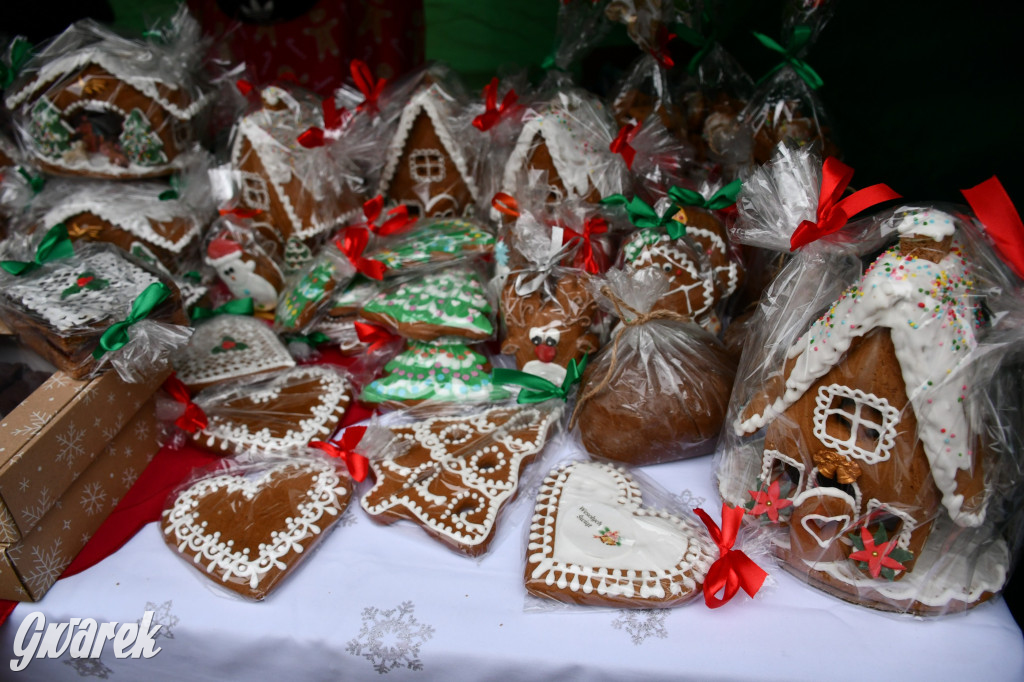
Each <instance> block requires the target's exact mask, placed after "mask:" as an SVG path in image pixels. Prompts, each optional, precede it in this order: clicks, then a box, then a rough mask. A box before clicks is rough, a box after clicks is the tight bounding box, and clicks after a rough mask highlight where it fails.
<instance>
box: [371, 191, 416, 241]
mask: <svg viewBox="0 0 1024 682" xmlns="http://www.w3.org/2000/svg"><path fill="white" fill-rule="evenodd" d="M383 211H384V197H382V196H381V195H379V194H378V195H377V196H375V197H374V198H372V199H369V200H368V201H366V203H364V204H363V216H364V217H365V218H366V226H367V227H368V228H369V229H370V231H371V232H373V233H374V234H377V235H380V236H381V237H390V236H391V235H394V234H400V233H402V232H404V231H405V230H406V229H408V228H409V227H411V226H412V225H413V224H414V223H415V222H416V217H415V216H411V215H409V207H408V206H406V205H405V204H402V205H401V206H395V207H394V208H392V209H390V210H389V211H388V212H387V215H388V216H389V217H388V219H387V220H385V221H384V222H383V223H381V224H380V225H378V224H377V221H378V220H380V215H381V213H382V212H383Z"/></svg>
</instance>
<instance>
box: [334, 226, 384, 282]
mask: <svg viewBox="0 0 1024 682" xmlns="http://www.w3.org/2000/svg"><path fill="white" fill-rule="evenodd" d="M369 242H370V231H369V230H367V229H366V228H365V227H346V228H345V231H344V232H343V233H342V235H341V237H339V238H337V239H335V240H334V245H335V246H337V247H338V250H339V251H341V252H342V253H343V254H345V255H346V256H347V257H348V260H349V262H350V263H352V267H354V268H355V269H356V272H361V273H363V274H364V275H366V276H367V277H369V278H371V279H376V280H381V279H384V271H385V270H386V268H385V267H384V264H383V263H381V262H380V261H379V260H374V259H372V258H364V257H363V251H365V250H366V245H367V244H368V243H369Z"/></svg>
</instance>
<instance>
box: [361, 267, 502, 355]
mask: <svg viewBox="0 0 1024 682" xmlns="http://www.w3.org/2000/svg"><path fill="white" fill-rule="evenodd" d="M491 310H492V308H491V304H490V303H489V302H488V300H487V296H486V295H484V288H483V284H482V283H481V282H480V277H479V276H478V275H477V274H476V272H474V271H473V270H471V269H469V268H460V269H450V270H444V271H439V272H431V273H428V274H426V275H424V276H422V277H420V278H418V279H415V280H412V281H409V282H406V283H404V284H401V285H399V286H398V287H397V288H395V289H392V290H390V291H385V292H382V293H380V294H378V295H377V296H375V297H374V298H373V299H371V300H370V301H369V302H368V303H367V304H366V305H365V306H363V309H362V310H361V311H360V313H359V314H360V315H361V316H362V317H363V318H365V319H366V320H369V321H370V322H373V323H375V324H381V325H384V326H386V327H390V328H392V329H394V330H395V331H397V332H398V333H399V334H400V335H402V336H404V337H406V338H409V339H416V340H418V341H433V340H435V339H438V338H440V337H443V336H461V337H465V338H468V339H474V340H477V341H482V340H484V339H487V338H489V337H491V336H492V335H493V334H494V325H493V324H492V323H491V320H490V318H489V317H488V316H489V315H490V313H491Z"/></svg>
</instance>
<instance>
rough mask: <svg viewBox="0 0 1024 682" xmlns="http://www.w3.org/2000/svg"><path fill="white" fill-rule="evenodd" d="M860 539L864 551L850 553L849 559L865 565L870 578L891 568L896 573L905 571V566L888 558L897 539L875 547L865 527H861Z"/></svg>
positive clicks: (873, 540) (873, 539)
mask: <svg viewBox="0 0 1024 682" xmlns="http://www.w3.org/2000/svg"><path fill="white" fill-rule="evenodd" d="M860 539H861V541H862V542H863V543H864V549H862V550H858V551H856V552H854V553H852V554H851V555H850V559H852V560H853V561H863V562H865V563H867V565H868V572H869V573H870V574H871V577H872V578H877V577H878V576H879V575H881V573H882V569H883V568H891V569H893V570H896V571H905V570H907V567H906V566H904V565H903V564H901V563H900V562H898V561H896V560H895V559H893V558H892V557H891V556H889V555H890V554H892V553H893V550H894V549H896V541H897V538H893V539H892V540H889V541H888V542H883V543H882V544H880V545H876V544H875V538H873V537H871V533H869V532H868V529H867V527H865V526H861V529H860Z"/></svg>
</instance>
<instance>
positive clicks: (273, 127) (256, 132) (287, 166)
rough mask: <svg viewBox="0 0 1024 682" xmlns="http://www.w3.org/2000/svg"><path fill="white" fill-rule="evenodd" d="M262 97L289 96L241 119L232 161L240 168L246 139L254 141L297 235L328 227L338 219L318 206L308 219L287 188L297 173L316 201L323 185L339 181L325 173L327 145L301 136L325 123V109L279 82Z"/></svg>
mask: <svg viewBox="0 0 1024 682" xmlns="http://www.w3.org/2000/svg"><path fill="white" fill-rule="evenodd" d="M261 96H262V97H263V99H264V101H266V102H268V103H270V104H276V103H277V102H279V101H283V102H285V103H286V105H287V106H286V107H285V108H283V109H267V108H263V109H258V110H257V111H255V112H253V113H251V114H249V115H247V116H245V117H244V118H242V119H241V120H240V121H239V122H238V125H237V127H236V129H235V134H234V141H233V143H232V147H231V165H232V166H234V167H236V168H237V167H238V165H239V163H240V162H241V160H242V141H243V140H248V141H249V144H250V145H252V149H253V152H254V153H255V154H256V155H257V156H259V159H260V162H261V163H262V164H263V167H264V168H265V169H266V171H267V176H268V177H267V179H268V180H269V181H270V183H271V184H272V185H273V186H274V191H275V192H276V193H277V198H278V200H279V201H280V202H281V205H282V206H283V207H284V210H285V213H287V214H288V220H289V221H290V222H291V228H292V235H293V236H295V237H297V238H298V239H307V238H309V237H312V236H315V235H318V234H321V233H323V232H326V231H327V230H329V229H330V228H331V227H333V226H334V224H335V221H334V220H324V219H323V217H322V216H320V215H318V211H316V210H314V211H311V212H310V215H309V220H308V221H305V220H303V219H302V218H301V217H300V216H299V214H298V211H297V210H296V207H295V206H294V205H293V203H292V197H290V196H289V195H288V193H287V192H286V191H285V187H284V186H285V185H286V184H288V182H289V181H290V180H291V179H292V175H296V176H298V177H299V179H300V180H302V185H303V187H304V188H305V189H306V191H307V192H309V193H310V195H312V200H313V201H322V200H324V198H325V196H324V192H323V191H322V190H323V188H324V187H325V184H326V183H327V182H330V181H332V180H333V179H332V178H329V177H327V176H328V175H329V173H325V169H329V166H328V165H327V159H326V153H325V151H324V149H325V148H323V147H321V148H316V149H307V148H306V147H303V146H302V145H300V144H299V143H298V136H299V135H301V134H302V133H303V132H305V131H306V130H307V129H308V128H322V127H323V125H324V119H323V112H322V109H321V108H320V105H319V103H318V102H313V101H311V100H307V99H302V100H299V99H297V98H295V97H293V96H292V94H291V93H289V92H287V91H285V90H282V89H281V88H277V87H273V86H271V87H268V88H266V89H265V90H264V91H263V93H261Z"/></svg>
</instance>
